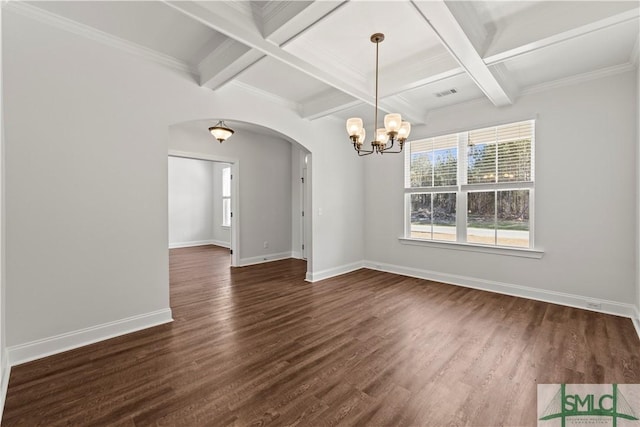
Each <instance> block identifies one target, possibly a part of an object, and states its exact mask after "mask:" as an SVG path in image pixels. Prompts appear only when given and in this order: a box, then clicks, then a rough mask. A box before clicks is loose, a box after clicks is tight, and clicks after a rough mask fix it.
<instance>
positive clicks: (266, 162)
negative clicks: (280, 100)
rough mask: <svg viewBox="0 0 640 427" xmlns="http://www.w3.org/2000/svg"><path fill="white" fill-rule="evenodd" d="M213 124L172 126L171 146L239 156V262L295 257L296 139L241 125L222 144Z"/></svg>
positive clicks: (234, 156)
mask: <svg viewBox="0 0 640 427" xmlns="http://www.w3.org/2000/svg"><path fill="white" fill-rule="evenodd" d="M209 125H210V123H209V124H207V123H206V122H203V121H196V122H188V123H183V124H179V125H174V126H171V129H170V134H169V148H170V149H171V150H176V151H183V152H184V151H186V152H190V153H201V154H207V155H210V156H214V157H215V156H217V157H220V158H232V159H236V160H237V165H238V170H239V173H238V174H237V175H238V176H234V179H235V180H238V182H239V191H238V198H239V200H238V204H239V210H240V214H239V227H240V228H239V231H240V264H241V265H243V264H248V263H253V262H259V261H263V260H264V258H267V259H273V258H282V257H289V256H291V205H292V202H291V200H292V199H291V151H292V146H291V143H290V142H288V141H286V140H284V139H283V138H278V137H275V136H267V135H261V134H257V133H254V132H252V131H249V130H243V129H239V130H236V133H235V134H234V135H233V136H232V137H231V138H229V139H228V140H227V141H225V142H224V143H222V144H220V143H218V142H217V141H216V140H215V139H213V138H212V137H211V134H210V133H209V132H208V130H207V129H208V126H209ZM264 242H267V245H268V247H267V248H265V247H264Z"/></svg>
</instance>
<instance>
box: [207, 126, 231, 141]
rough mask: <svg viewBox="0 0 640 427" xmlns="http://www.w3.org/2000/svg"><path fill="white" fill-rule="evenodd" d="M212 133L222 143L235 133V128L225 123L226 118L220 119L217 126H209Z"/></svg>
mask: <svg viewBox="0 0 640 427" xmlns="http://www.w3.org/2000/svg"><path fill="white" fill-rule="evenodd" d="M209 132H211V135H213V137H214V138H215V139H217V140H218V141H220V144H222V143H223V142H224V141H225V140H226V139H227V138H229V137H230V136H231V135H233V129H231V128H230V127H227V125H226V124H224V120H219V121H218V123H216V125H215V126H213V127H210V128H209Z"/></svg>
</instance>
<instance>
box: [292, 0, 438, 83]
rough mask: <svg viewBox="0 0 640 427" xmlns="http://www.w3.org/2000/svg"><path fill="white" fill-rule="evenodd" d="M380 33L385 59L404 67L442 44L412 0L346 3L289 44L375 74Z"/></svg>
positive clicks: (354, 71)
mask: <svg viewBox="0 0 640 427" xmlns="http://www.w3.org/2000/svg"><path fill="white" fill-rule="evenodd" d="M374 33H384V34H385V40H384V41H383V42H382V43H380V64H381V68H382V67H389V66H390V65H389V64H396V66H398V67H401V66H402V65H403V64H404V63H406V62H410V61H412V59H413V58H414V57H416V56H420V54H421V53H422V52H424V51H428V50H430V49H432V48H434V47H440V43H439V41H438V40H437V38H436V37H435V35H434V33H433V31H432V30H431V28H429V26H428V25H426V23H425V21H424V19H423V18H422V17H421V16H420V15H419V14H418V13H417V11H416V10H415V8H414V7H413V6H412V5H411V3H409V2H389V1H374V2H367V1H354V2H350V3H348V4H346V5H344V6H343V7H341V8H340V9H339V11H338V13H333V14H331V15H329V16H328V17H326V18H325V19H323V20H321V21H320V22H319V23H317V24H315V25H314V26H312V27H311V28H309V29H308V30H307V31H305V32H304V33H303V34H302V35H300V36H299V37H297V38H296V39H294V40H293V41H292V42H290V43H289V44H287V45H286V47H285V49H286V50H287V51H289V52H291V53H293V54H295V55H297V56H299V57H301V58H303V59H305V60H306V61H308V62H311V63H314V64H316V65H319V66H325V67H331V68H335V69H336V71H337V72H344V73H345V74H347V73H348V76H349V77H351V78H356V79H360V80H361V81H362V80H368V79H370V78H371V76H372V75H373V74H374V68H375V67H374V66H375V44H374V43H372V42H371V41H370V37H371V35H372V34H374Z"/></svg>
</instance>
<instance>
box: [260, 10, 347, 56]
mask: <svg viewBox="0 0 640 427" xmlns="http://www.w3.org/2000/svg"><path fill="white" fill-rule="evenodd" d="M346 3H347V2H346V1H319V0H316V1H313V2H311V3H308V4H307V6H306V7H305V8H303V9H301V10H296V11H293V12H292V13H290V14H286V13H280V14H278V15H277V16H276V17H274V18H272V19H270V22H268V23H265V27H266V28H267V30H266V31H265V34H264V36H265V39H267V40H270V41H272V42H274V43H276V44H277V45H278V46H281V47H282V46H285V45H286V44H288V43H289V42H290V41H292V40H293V39H295V38H296V37H297V36H298V35H300V34H302V33H303V32H304V31H306V30H307V29H309V28H310V27H311V26H313V25H314V24H316V23H317V22H319V21H321V20H323V19H324V18H326V17H327V16H329V15H330V14H332V13H333V12H335V11H336V10H338V9H339V8H340V7H342V6H343V5H345V4H346ZM285 4H287V5H289V7H293V6H294V5H298V4H304V3H303V2H295V1H294V2H289V3H285Z"/></svg>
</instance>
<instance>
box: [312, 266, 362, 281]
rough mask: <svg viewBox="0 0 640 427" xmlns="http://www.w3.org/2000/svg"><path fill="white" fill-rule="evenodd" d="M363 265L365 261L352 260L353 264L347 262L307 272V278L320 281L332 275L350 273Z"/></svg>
mask: <svg viewBox="0 0 640 427" xmlns="http://www.w3.org/2000/svg"><path fill="white" fill-rule="evenodd" d="M362 267H363V262H362V261H358V262H352V263H351V264H345V265H341V266H338V267H333V268H327V269H326V270H320V271H314V272H312V273H309V272H307V275H306V278H305V280H306V281H307V282H318V281H320V280H325V279H329V278H331V277H335V276H340V275H341V274H346V273H350V272H352V271H355V270H359V269H361V268H362Z"/></svg>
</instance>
